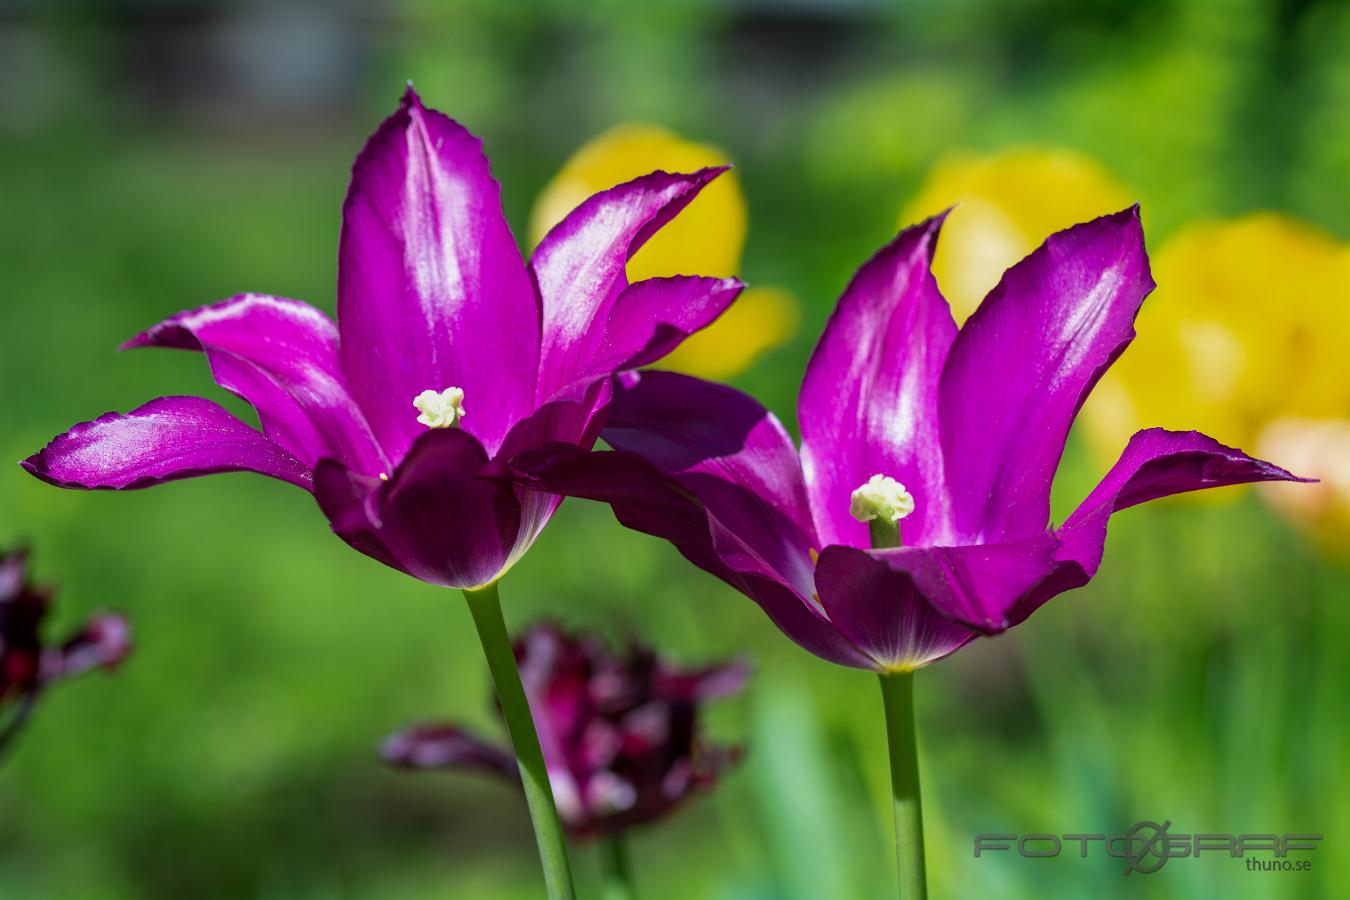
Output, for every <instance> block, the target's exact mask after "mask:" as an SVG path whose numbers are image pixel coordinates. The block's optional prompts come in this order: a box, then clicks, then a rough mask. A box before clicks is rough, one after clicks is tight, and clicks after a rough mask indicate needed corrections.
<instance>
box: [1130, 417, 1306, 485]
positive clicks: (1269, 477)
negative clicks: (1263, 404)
mask: <svg viewBox="0 0 1350 900" xmlns="http://www.w3.org/2000/svg"><path fill="white" fill-rule="evenodd" d="M1153 437H1171V438H1189V439H1191V440H1193V441H1198V442H1207V443H1208V444H1210V445H1211V446H1212V447H1213V448H1214V449H1215V450H1217V451H1219V452H1222V453H1227V454H1230V455H1233V456H1238V457H1242V458H1245V459H1248V460H1251V461H1252V462H1254V463H1256V464H1257V465H1258V466H1260V467H1261V474H1262V476H1263V477H1262V478H1261V480H1262V481H1291V482H1294V483H1296V484H1319V483H1320V482H1321V479H1319V478H1308V477H1306V476H1303V475H1295V474H1294V473H1293V472H1290V471H1289V470H1288V469H1286V468H1284V467H1283V466H1277V465H1276V464H1275V463H1272V462H1268V461H1266V460H1264V459H1258V458H1257V457H1255V456H1252V455H1251V454H1249V453H1247V452H1246V451H1244V450H1243V449H1242V448H1240V447H1232V446H1229V445H1228V444H1225V443H1223V442H1222V441H1218V440H1215V439H1214V438H1213V437H1210V436H1209V435H1207V434H1205V433H1204V432H1203V431H1197V430H1195V429H1194V428H1192V429H1190V430H1189V431H1177V430H1174V429H1171V428H1141V429H1139V430H1138V431H1136V432H1135V433H1134V434H1132V435H1130V439H1129V441H1127V442H1126V445H1125V449H1126V450H1127V451H1128V450H1129V449H1130V446H1131V445H1133V444H1135V443H1136V442H1137V441H1142V440H1149V439H1151V438H1153Z"/></svg>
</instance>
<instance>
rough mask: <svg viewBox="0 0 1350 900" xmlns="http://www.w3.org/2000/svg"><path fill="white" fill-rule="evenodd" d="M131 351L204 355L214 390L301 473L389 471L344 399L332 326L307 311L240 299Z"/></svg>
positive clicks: (149, 335)
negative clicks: (226, 394) (244, 404)
mask: <svg viewBox="0 0 1350 900" xmlns="http://www.w3.org/2000/svg"><path fill="white" fill-rule="evenodd" d="M133 347H174V348H177V349H180V350H200V351H203V352H204V353H205V354H206V358H207V361H208V362H209V363H210V365H211V373H212V375H214V376H215V379H216V383H217V384H219V385H220V386H221V387H223V388H226V389H227V390H230V391H233V392H234V393H236V394H238V395H239V396H240V397H242V398H244V399H245V400H247V401H248V402H249V403H251V404H253V407H254V409H256V410H257V411H258V418H259V419H260V420H261V422H262V428H263V432H264V433H265V434H266V435H267V436H268V437H269V438H271V439H272V440H273V441H275V442H276V443H277V444H279V445H281V446H282V447H284V448H285V449H286V450H288V451H289V452H290V453H291V455H292V456H294V457H295V458H296V459H298V460H300V461H301V462H303V463H304V464H305V465H307V466H313V465H314V464H315V463H317V462H318V461H319V459H320V458H322V457H325V456H331V457H334V458H335V459H338V460H340V461H341V462H342V463H343V464H344V465H346V466H348V467H349V468H352V469H355V470H356V471H359V472H364V473H365V474H367V475H377V474H379V473H380V472H385V471H388V470H389V468H390V466H389V464H388V462H387V461H386V460H385V459H384V458H383V457H382V456H381V454H380V448H379V447H378V446H377V445H376V443H375V439H374V437H373V436H372V435H371V432H370V426H368V425H367V424H366V419H365V416H364V415H363V414H362V413H361V410H360V409H359V408H358V407H357V405H356V401H354V400H353V399H352V398H351V395H350V394H349V393H348V391H347V383H346V379H345V377H344V376H343V374H342V370H341V367H340V365H339V363H338V333H337V326H336V325H334V324H333V321H332V320H331V319H329V318H328V317H327V316H325V315H324V314H323V313H321V312H319V311H318V310H317V309H315V308H314V307H312V306H310V305H309V304H307V303H301V302H300V301H298V300H287V299H285V298H283V297H271V296H267V295H265V294H240V295H238V296H236V297H231V298H230V299H229V300H226V301H224V302H222V303H217V304H214V305H212V306H204V307H202V308H200V309H194V310H191V311H189V312H184V313H179V314H178V315H176V316H174V317H173V318H171V319H168V320H166V321H164V322H161V323H160V324H158V325H156V326H155V327H154V328H151V329H150V330H149V331H146V332H144V333H143V334H140V335H137V336H136V337H134V338H132V339H131V340H130V341H128V342H127V343H126V344H124V345H123V349H130V348H133Z"/></svg>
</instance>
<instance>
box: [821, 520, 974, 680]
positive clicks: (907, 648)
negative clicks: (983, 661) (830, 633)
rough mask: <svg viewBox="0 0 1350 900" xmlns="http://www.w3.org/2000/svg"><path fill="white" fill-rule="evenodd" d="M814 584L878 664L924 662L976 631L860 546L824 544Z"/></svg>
mask: <svg viewBox="0 0 1350 900" xmlns="http://www.w3.org/2000/svg"><path fill="white" fill-rule="evenodd" d="M816 587H817V588H818V589H819V591H820V602H821V604H822V605H823V606H824V607H825V613H826V615H828V616H829V617H830V622H831V623H832V624H833V625H834V627H835V628H837V629H839V631H840V632H842V633H843V634H844V635H845V636H847V637H848V638H849V640H851V641H853V643H855V644H857V645H858V646H859V647H861V648H862V649H863V650H864V651H866V653H867V654H868V656H870V657H871V658H872V659H873V660H875V661H876V664H877V666H878V667H879V668H882V669H887V670H906V669H916V668H918V667H920V666H925V665H927V664H928V663H931V662H935V661H936V660H939V659H941V658H942V657H944V656H946V655H947V654H949V653H953V652H955V651H956V650H959V649H960V648H961V647H963V646H965V645H966V644H967V643H968V642H970V641H971V640H973V639H974V638H975V637H976V636H977V635H976V633H975V632H974V631H971V630H970V629H969V628H966V627H964V626H962V625H959V624H957V623H956V622H953V621H952V620H951V619H949V618H948V617H946V616H944V615H943V614H942V613H940V612H938V611H937V609H936V608H934V606H933V605H932V604H931V603H929V602H928V599H927V598H926V597H925V596H924V594H923V592H922V591H921V590H920V589H919V587H918V586H917V585H916V584H915V581H914V578H913V576H912V575H911V574H910V573H909V572H906V571H902V570H897V569H893V568H891V566H889V565H887V563H886V562H885V561H884V560H881V559H877V558H875V557H873V556H871V555H869V554H868V553H866V552H865V551H862V550H857V549H854V548H852V547H841V546H837V545H836V546H833V547H827V548H825V552H823V553H822V554H821V555H820V563H819V565H818V566H817V568H816Z"/></svg>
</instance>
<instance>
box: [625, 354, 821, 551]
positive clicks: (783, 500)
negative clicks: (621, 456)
mask: <svg viewBox="0 0 1350 900" xmlns="http://www.w3.org/2000/svg"><path fill="white" fill-rule="evenodd" d="M603 437H604V439H605V440H606V441H607V442H608V443H609V444H610V446H612V447H614V449H616V450H629V451H632V452H634V453H637V454H639V455H640V456H642V457H643V458H645V459H647V460H648V461H650V462H651V463H652V464H653V465H655V466H656V467H657V468H658V469H660V470H661V471H662V472H664V473H666V474H667V475H671V476H676V480H677V481H680V482H681V483H685V482H687V481H698V482H699V483H700V484H705V485H707V484H709V483H710V480H715V481H717V482H720V483H721V484H723V485H726V486H735V487H738V488H740V489H742V490H743V491H744V492H745V493H746V494H747V495H749V496H751V497H753V498H756V500H757V501H758V502H760V503H762V504H765V505H766V506H767V507H768V508H769V509H771V510H772V511H773V513H774V514H775V515H776V516H778V517H780V518H781V519H783V520H784V523H785V525H786V527H788V528H791V529H792V530H795V531H797V532H799V533H800V535H801V536H802V537H803V539H805V540H806V541H807V543H808V544H810V543H814V536H815V535H814V529H813V528H812V526H811V513H810V507H809V506H808V503H807V500H806V488H805V485H804V483H803V481H802V471H801V465H800V463H799V462H798V459H797V451H796V448H795V447H794V446H793V444H792V438H791V437H790V436H789V435H788V433H787V429H785V428H784V427H783V424H782V423H781V422H779V421H778V417H777V416H775V415H774V414H773V413H771V412H769V411H768V410H767V409H765V408H764V407H763V406H762V405H760V403H759V401H758V400H756V399H754V398H753V397H751V396H749V395H748V394H744V393H742V392H740V391H738V390H736V389H735V388H731V387H728V386H726V385H723V384H714V383H713V382H709V381H703V380H701V379H698V378H693V377H690V376H688V375H679V374H676V373H674V372H643V373H641V374H632V375H629V376H627V377H625V378H624V379H623V380H622V384H621V387H620V389H619V390H616V391H615V394H614V400H613V402H612V403H611V404H610V408H609V421H608V423H607V424H606V425H605V430H604V432H603ZM717 512H718V514H719V515H722V514H723V513H724V512H727V510H726V509H724V508H722V507H718V509H717Z"/></svg>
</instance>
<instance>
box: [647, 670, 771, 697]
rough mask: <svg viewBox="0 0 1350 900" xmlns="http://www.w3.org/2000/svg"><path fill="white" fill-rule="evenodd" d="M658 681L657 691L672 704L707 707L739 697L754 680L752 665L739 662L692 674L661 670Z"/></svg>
mask: <svg viewBox="0 0 1350 900" xmlns="http://www.w3.org/2000/svg"><path fill="white" fill-rule="evenodd" d="M656 679H657V680H656V690H657V691H658V692H659V693H660V694H661V695H662V696H664V697H666V698H667V699H669V700H672V701H675V702H679V703H706V702H708V701H710V700H720V699H722V698H723V697H730V696H732V695H734V694H739V693H740V692H741V689H742V688H744V687H745V683H746V682H747V681H748V680H749V679H750V664H749V663H747V662H745V661H744V660H737V661H735V662H729V663H721V664H718V665H713V666H708V667H707V668H703V669H694V670H691V671H683V670H680V669H674V668H671V667H669V666H665V667H661V668H659V669H658V670H657V673H656Z"/></svg>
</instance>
